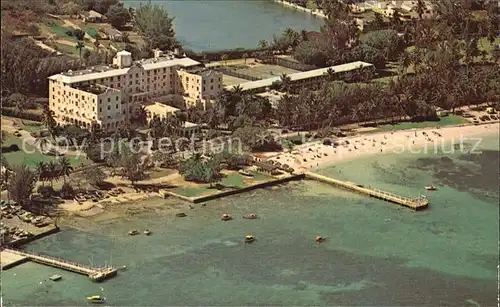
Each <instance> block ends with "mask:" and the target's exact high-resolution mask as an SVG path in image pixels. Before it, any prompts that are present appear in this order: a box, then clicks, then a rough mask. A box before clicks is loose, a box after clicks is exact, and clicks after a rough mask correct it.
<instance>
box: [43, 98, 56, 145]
mask: <svg viewBox="0 0 500 307" xmlns="http://www.w3.org/2000/svg"><path fill="white" fill-rule="evenodd" d="M42 125H43V126H45V127H46V128H47V130H48V131H49V133H50V136H51V137H52V139H55V136H56V134H57V131H56V130H57V122H56V120H55V119H54V111H52V110H50V109H49V107H48V106H46V107H45V108H44V109H43V114H42Z"/></svg>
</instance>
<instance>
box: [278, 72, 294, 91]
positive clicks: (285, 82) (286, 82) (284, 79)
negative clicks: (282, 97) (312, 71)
mask: <svg viewBox="0 0 500 307" xmlns="http://www.w3.org/2000/svg"><path fill="white" fill-rule="evenodd" d="M291 83H292V79H291V78H290V76H288V75H287V74H282V75H281V89H282V90H283V91H285V92H288V91H289V90H290V86H291Z"/></svg>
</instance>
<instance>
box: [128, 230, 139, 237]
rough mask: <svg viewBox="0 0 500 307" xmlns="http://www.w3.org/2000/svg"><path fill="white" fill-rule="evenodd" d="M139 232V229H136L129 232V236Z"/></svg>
mask: <svg viewBox="0 0 500 307" xmlns="http://www.w3.org/2000/svg"><path fill="white" fill-rule="evenodd" d="M138 234H139V232H138V231H137V230H135V229H134V230H131V231H129V232H128V235H129V236H136V235H138Z"/></svg>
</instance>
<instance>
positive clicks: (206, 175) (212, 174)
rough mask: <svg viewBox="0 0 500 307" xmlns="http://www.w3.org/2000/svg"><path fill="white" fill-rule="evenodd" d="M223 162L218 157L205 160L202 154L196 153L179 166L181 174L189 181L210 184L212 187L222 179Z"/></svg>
mask: <svg viewBox="0 0 500 307" xmlns="http://www.w3.org/2000/svg"><path fill="white" fill-rule="evenodd" d="M221 170H222V167H221V160H220V158H219V157H217V156H212V157H211V158H210V159H208V160H207V159H204V158H203V157H202V156H201V154H199V153H194V154H193V155H192V156H191V157H190V158H189V159H186V160H182V161H181V162H180V164H179V173H180V174H181V175H183V177H184V179H185V180H187V181H195V182H202V183H210V185H212V184H213V183H215V182H216V181H219V180H220V179H221V178H222V174H221V173H220V171H221Z"/></svg>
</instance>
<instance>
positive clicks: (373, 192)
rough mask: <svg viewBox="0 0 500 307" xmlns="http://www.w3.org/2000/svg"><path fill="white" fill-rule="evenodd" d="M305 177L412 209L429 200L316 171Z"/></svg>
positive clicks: (427, 202)
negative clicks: (368, 186) (334, 177)
mask: <svg viewBox="0 0 500 307" xmlns="http://www.w3.org/2000/svg"><path fill="white" fill-rule="evenodd" d="M304 174H305V176H306V178H308V179H313V180H317V181H320V182H324V183H328V184H332V185H336V186H339V187H342V188H345V189H348V190H351V191H355V192H358V193H361V194H365V195H369V196H371V197H375V198H378V199H382V200H385V201H389V202H392V203H396V204H399V205H401V206H405V207H408V208H411V209H413V210H422V209H425V208H427V206H428V205H429V200H428V199H427V198H425V197H424V196H420V197H418V198H414V199H412V198H408V197H404V196H400V195H397V194H394V193H390V192H386V191H383V190H379V189H375V188H371V187H370V188H367V187H364V186H362V185H359V184H356V183H353V182H348V181H342V180H338V179H333V178H330V177H326V176H323V175H319V174H316V173H311V172H305V173H304Z"/></svg>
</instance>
